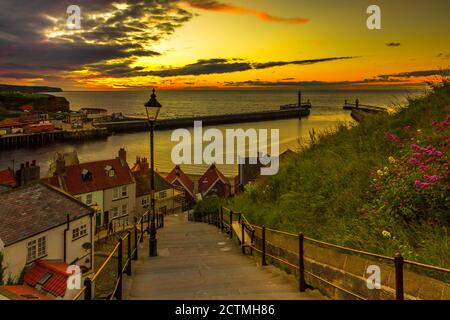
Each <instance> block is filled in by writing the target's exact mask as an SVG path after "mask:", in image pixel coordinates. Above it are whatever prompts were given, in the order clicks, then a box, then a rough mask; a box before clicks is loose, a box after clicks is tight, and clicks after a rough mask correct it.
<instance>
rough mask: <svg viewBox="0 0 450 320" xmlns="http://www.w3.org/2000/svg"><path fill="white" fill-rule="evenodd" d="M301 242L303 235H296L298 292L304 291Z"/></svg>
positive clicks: (302, 248) (303, 262) (303, 263)
mask: <svg viewBox="0 0 450 320" xmlns="http://www.w3.org/2000/svg"><path fill="white" fill-rule="evenodd" d="M303 240H304V236H303V233H301V232H300V233H299V234H298V288H299V290H300V292H305V291H306V281H305V259H304V247H303Z"/></svg>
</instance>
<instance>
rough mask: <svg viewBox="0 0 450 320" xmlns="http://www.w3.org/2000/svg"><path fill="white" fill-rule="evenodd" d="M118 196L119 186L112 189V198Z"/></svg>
mask: <svg viewBox="0 0 450 320" xmlns="http://www.w3.org/2000/svg"><path fill="white" fill-rule="evenodd" d="M117 198H119V188H114V189H113V199H117Z"/></svg>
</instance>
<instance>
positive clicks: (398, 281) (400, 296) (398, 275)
mask: <svg viewBox="0 0 450 320" xmlns="http://www.w3.org/2000/svg"><path fill="white" fill-rule="evenodd" d="M394 264H395V299H396V300H404V299H405V297H404V292H403V257H402V255H401V254H400V253H396V254H395V258H394Z"/></svg>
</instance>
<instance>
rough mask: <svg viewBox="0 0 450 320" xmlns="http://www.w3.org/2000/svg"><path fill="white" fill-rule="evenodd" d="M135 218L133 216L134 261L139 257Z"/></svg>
mask: <svg viewBox="0 0 450 320" xmlns="http://www.w3.org/2000/svg"><path fill="white" fill-rule="evenodd" d="M136 220H137V218H136V217H134V221H135V223H134V248H135V252H134V256H133V259H134V260H135V261H136V260H138V259H139V254H138V251H139V247H138V246H139V243H138V238H139V232H138V227H137V222H136Z"/></svg>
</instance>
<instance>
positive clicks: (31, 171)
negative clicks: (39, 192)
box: [16, 160, 41, 186]
mask: <svg viewBox="0 0 450 320" xmlns="http://www.w3.org/2000/svg"><path fill="white" fill-rule="evenodd" d="M16 175H17V182H18V183H19V185H20V186H28V185H30V184H33V183H36V182H39V180H40V179H41V168H40V167H39V166H37V165H36V160H33V161H32V162H31V166H30V162H28V161H27V162H26V164H23V163H22V164H21V165H20V169H19V170H17V173H16Z"/></svg>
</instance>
